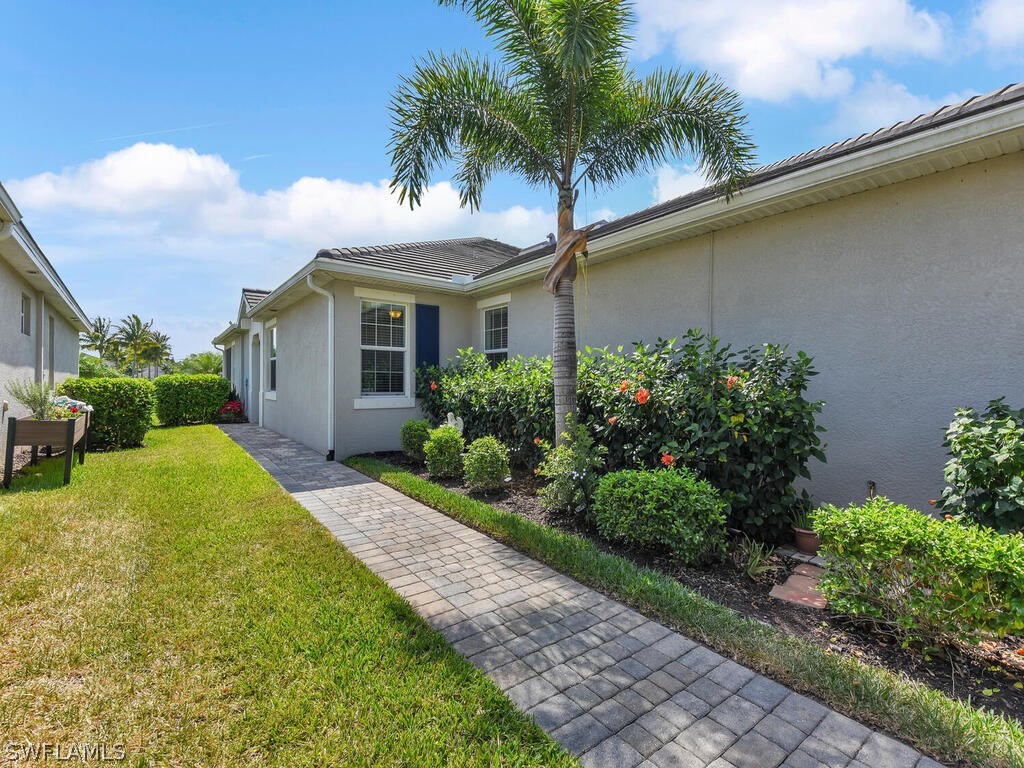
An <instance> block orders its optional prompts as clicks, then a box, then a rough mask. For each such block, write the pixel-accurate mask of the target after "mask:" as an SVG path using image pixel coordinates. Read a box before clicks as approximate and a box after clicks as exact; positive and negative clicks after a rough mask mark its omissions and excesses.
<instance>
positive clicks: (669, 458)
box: [661, 451, 676, 467]
mask: <svg viewBox="0 0 1024 768" xmlns="http://www.w3.org/2000/svg"><path fill="white" fill-rule="evenodd" d="M661 463H662V464H664V465H665V466H666V467H674V466H675V463H676V457H675V456H673V455H672V454H671V453H669V452H668V451H665V452H664V453H663V454H661Z"/></svg>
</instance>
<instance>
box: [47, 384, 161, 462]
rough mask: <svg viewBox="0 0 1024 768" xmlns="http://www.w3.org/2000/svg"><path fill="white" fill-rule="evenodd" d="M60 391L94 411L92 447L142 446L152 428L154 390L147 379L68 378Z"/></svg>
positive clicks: (92, 418)
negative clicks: (84, 403) (87, 405)
mask: <svg viewBox="0 0 1024 768" xmlns="http://www.w3.org/2000/svg"><path fill="white" fill-rule="evenodd" d="M59 391H60V392H61V393H62V394H65V395H67V396H68V397H70V398H72V399H74V400H81V401H83V402H86V403H88V404H89V405H91V406H92V407H93V408H94V410H93V412H92V413H91V414H90V415H89V419H90V421H89V447H90V448H92V447H102V448H135V447H138V446H140V445H142V441H143V440H144V439H145V437H146V432H147V431H148V430H149V428H150V426H152V419H153V400H154V388H153V382H151V381H147V380H146V379H130V378H126V377H121V378H113V377H104V378H99V379H65V380H64V381H63V382H61V385H60V388H59Z"/></svg>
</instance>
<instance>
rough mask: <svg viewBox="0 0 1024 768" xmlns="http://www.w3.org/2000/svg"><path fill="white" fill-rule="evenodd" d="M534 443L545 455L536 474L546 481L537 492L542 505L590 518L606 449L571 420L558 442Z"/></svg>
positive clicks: (554, 512)
mask: <svg viewBox="0 0 1024 768" xmlns="http://www.w3.org/2000/svg"><path fill="white" fill-rule="evenodd" d="M538 440H539V438H538ZM538 445H539V446H541V448H542V449H544V451H545V456H544V461H542V462H541V463H540V466H539V467H537V474H538V475H540V476H541V477H544V478H546V479H547V481H548V483H547V485H545V486H544V487H543V488H541V490H540V494H539V495H540V502H541V504H542V505H543V506H544V509H546V510H547V511H548V512H550V513H552V514H554V515H559V516H562V517H568V516H571V517H575V518H576V519H578V520H581V521H584V522H592V520H591V515H590V510H591V507H592V504H593V500H594V492H595V491H597V482H598V480H599V479H600V476H601V471H602V470H603V469H604V457H605V454H607V453H608V449H607V448H605V447H604V446H603V445H597V444H596V443H595V442H594V438H593V437H591V435H590V432H589V430H587V428H586V427H585V426H583V425H582V424H576V423H575V422H574V421H572V420H570V423H569V428H568V430H567V431H566V434H565V439H564V440H563V441H562V444H561V445H559V446H557V447H555V448H551V447H550V446H548V445H547V443H544V442H543V441H539V442H538Z"/></svg>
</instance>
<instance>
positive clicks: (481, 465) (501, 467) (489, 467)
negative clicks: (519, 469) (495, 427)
mask: <svg viewBox="0 0 1024 768" xmlns="http://www.w3.org/2000/svg"><path fill="white" fill-rule="evenodd" d="M462 464H463V468H464V469H465V473H466V485H468V486H469V489H470V490H471V491H482V492H484V493H488V492H490V491H497V490H498V489H500V488H502V487H503V486H504V485H505V478H507V477H508V475H509V467H508V448H506V447H505V446H504V445H502V444H501V443H500V442H499V441H498V440H497V439H495V438H493V437H490V436H488V437H478V438H477V439H476V440H474V441H473V442H472V443H470V444H469V449H468V450H467V451H466V456H465V458H463V460H462Z"/></svg>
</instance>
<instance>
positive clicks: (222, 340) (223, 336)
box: [213, 323, 241, 344]
mask: <svg viewBox="0 0 1024 768" xmlns="http://www.w3.org/2000/svg"><path fill="white" fill-rule="evenodd" d="M240 334H241V328H239V327H238V325H236V324H235V323H231V325H229V326H228V327H227V328H225V329H224V330H223V331H221V332H220V333H219V334H218V335H217V336H214V337H213V343H214V344H226V343H227V341H228V339H231V338H233V337H234V336H238V335H240Z"/></svg>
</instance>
